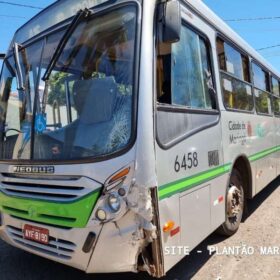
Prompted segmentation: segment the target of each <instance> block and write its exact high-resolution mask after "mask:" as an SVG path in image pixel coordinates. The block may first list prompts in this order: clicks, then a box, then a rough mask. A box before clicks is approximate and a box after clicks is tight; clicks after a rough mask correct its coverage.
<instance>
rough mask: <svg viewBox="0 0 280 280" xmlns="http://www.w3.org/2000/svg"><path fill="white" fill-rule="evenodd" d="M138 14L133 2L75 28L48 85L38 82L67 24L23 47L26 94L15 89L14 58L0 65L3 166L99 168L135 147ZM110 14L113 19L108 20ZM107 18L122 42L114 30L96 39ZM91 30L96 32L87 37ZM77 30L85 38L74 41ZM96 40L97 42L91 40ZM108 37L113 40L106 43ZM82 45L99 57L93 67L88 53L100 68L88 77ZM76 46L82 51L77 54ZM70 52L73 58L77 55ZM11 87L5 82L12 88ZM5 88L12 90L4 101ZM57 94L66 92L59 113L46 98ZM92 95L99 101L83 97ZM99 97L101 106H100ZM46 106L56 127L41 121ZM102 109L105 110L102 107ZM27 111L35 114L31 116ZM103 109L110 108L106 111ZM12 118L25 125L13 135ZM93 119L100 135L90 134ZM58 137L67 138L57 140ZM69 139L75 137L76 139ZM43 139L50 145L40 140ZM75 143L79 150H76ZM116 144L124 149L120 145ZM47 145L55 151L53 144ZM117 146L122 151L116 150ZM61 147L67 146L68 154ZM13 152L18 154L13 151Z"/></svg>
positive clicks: (104, 11) (0, 153)
mask: <svg viewBox="0 0 280 280" xmlns="http://www.w3.org/2000/svg"><path fill="white" fill-rule="evenodd" d="M137 4H138V5H137ZM139 7H140V5H139V3H138V2H136V1H131V2H129V3H126V4H123V3H119V4H115V5H112V6H111V7H106V8H104V9H102V10H101V11H99V12H98V13H94V14H92V15H91V16H90V18H89V19H86V20H85V21H83V22H81V23H79V25H78V26H77V29H76V30H75V31H74V32H73V34H72V36H70V38H69V42H67V43H66V45H65V50H63V51H62V53H61V55H60V57H59V59H58V61H57V62H56V64H55V66H54V68H53V70H52V71H51V75H50V79H49V81H46V82H44V81H43V79H42V76H43V74H44V73H45V70H46V69H47V66H48V64H49V63H50V59H51V57H52V55H53V53H54V51H55V49H56V45H57V44H58V43H59V41H60V39H61V37H62V36H63V34H64V32H65V24H64V25H63V27H61V28H58V27H57V26H55V31H50V32H48V34H43V36H41V37H38V38H39V39H38V38H36V40H34V41H33V42H29V43H28V45H26V46H20V49H19V53H20V63H21V67H22V69H21V70H22V71H23V72H24V75H23V76H24V77H23V79H24V81H25V91H24V93H25V94H23V93H22V91H19V90H18V89H17V86H16V84H17V83H18V81H17V79H16V76H17V75H16V74H17V70H16V65H15V61H14V55H13V53H12V52H10V53H8V55H7V56H6V58H5V60H4V62H3V66H2V72H1V79H0V109H1V110H0V122H1V123H0V161H2V162H13V163H14V162H17V163H21V162H22V163H31V162H32V163H40V162H42V163H50V162H51V163H52V164H62V163H75V162H78V163H80V162H96V161H103V160H107V159H110V158H114V157H117V156H120V155H122V154H124V153H125V152H127V151H128V150H129V149H130V148H131V147H132V146H133V144H134V143H135V140H136V114H137V109H136V108H137V96H138V69H139V67H138V65H139V53H140V52H139V48H140V28H141V26H140V24H139V22H140V19H141V13H140V11H141V10H140V8H139ZM122 13H123V14H122ZM114 14H115V17H114V16H113V17H112V15H114ZM109 18H113V19H112V22H111V26H114V27H115V28H117V29H118V32H119V35H120V36H121V37H122V38H121V39H120V36H119V37H118V32H116V30H115V32H114V30H112V32H110V33H111V34H109V35H108V36H107V37H106V36H105V37H104V36H103V39H102V37H101V35H99V33H100V34H104V33H106V32H104V30H102V27H100V28H99V29H98V27H99V25H100V26H102V24H103V25H104V26H105V27H104V28H105V29H106V28H107V29H108V27H110V22H109V20H108V19H109ZM106 19H107V20H106ZM113 21H114V22H113ZM106 22H107V23H106ZM96 23H98V24H96ZM101 23H102V24H101ZM91 24H92V26H91ZM133 24H134V25H133ZM129 28H130V29H129ZM92 29H94V30H95V31H91V30H92ZM81 30H82V32H87V33H79V32H81ZM105 31H106V30H105ZM90 32H92V34H93V35H92V34H90ZM97 33H98V35H96V34H97ZM75 35H76V36H75ZM91 35H92V36H93V37H94V35H95V37H94V39H95V41H96V42H97V43H96V45H94V44H90V43H92V42H90V38H91V37H90V36H91ZM98 36H99V37H98ZM110 36H111V37H112V36H115V37H112V39H110ZM98 38H99V39H98ZM131 38H132V39H131ZM122 40H123V41H122ZM126 40H127V41H126ZM81 42H86V43H88V45H94V47H91V49H90V50H91V51H92V52H95V53H98V52H99V57H98V59H94V56H95V53H90V52H89V50H87V52H88V53H87V58H88V59H90V58H92V60H90V61H91V65H97V63H98V66H94V67H91V69H89V65H87V66H85V65H83V63H85V61H86V60H85V59H84V60H83V61H81V57H82V56H83V55H84V57H86V56H85V53H84V54H83V53H82V52H85V51H83V50H82V48H83V47H84V46H85V44H82V43H81ZM102 42H103V43H102ZM110 42H111V44H112V43H114V44H115V45H112V47H111V46H110V48H109V47H108V48H107V49H106V44H108V46H109V45H110ZM78 44H80V46H79V47H78V48H77V45H78ZM102 45H103V47H104V46H105V47H104V49H103V52H102V51H101V47H102ZM75 48H76V49H75ZM94 48H95V49H94ZM40 49H41V50H42V51H41V53H39V52H38V50H40ZM93 49H94V50H93ZM73 50H75V53H74V51H73ZM36 52H37V56H36ZM105 55H106V56H107V61H106V62H107V63H108V62H109V66H108V65H105V66H103V68H102V69H103V71H99V70H98V69H100V68H98V67H101V66H100V65H102V64H101V62H102V63H103V61H102V59H103V56H104V58H105ZM113 56H114V58H113ZM32 57H37V61H36V62H34V63H33V64H32V61H29V58H30V60H36V59H34V58H33V59H32ZM97 60H100V61H101V62H100V61H97ZM113 60H114V67H115V69H117V70H112V68H113V67H112V64H113ZM38 61H39V62H38ZM93 62H94V63H93ZM89 64H90V63H89ZM110 64H111V65H110ZM121 64H123V65H121ZM110 67H111V69H110ZM85 69H86V71H85ZM97 70H98V71H97ZM63 71H64V72H63ZM114 71H115V72H114ZM7 72H8V74H7ZM59 73H64V74H65V73H66V75H61V77H60V75H59ZM7 75H8V76H7ZM9 76H10V77H9ZM128 76H129V77H128ZM11 78H12V79H11ZM8 79H10V80H9V82H8ZM75 82H76V83H75ZM8 83H10V85H8ZM54 83H58V84H54ZM59 83H61V84H59ZM7 85H8V86H7ZM7 87H8V88H9V87H10V88H9V90H8V91H9V93H8V94H7ZM61 87H63V88H64V94H65V97H64V98H62V99H63V102H64V103H63V105H64V106H59V105H61V104H59V102H60V101H58V103H57V100H54V99H55V98H54V97H53V98H49V97H50V96H52V95H54V94H50V92H51V91H54V89H55V88H56V89H57V88H60V90H61ZM89 88H90V89H91V91H92V92H96V94H95V95H97V96H96V97H94V96H93V94H92V95H91V96H90V95H89V94H87V92H88V91H89V90H88V89H89ZM101 88H102V91H101V94H100V89H101ZM5 91H6V93H5ZM77 92H82V93H79V94H80V95H79V96H82V97H83V98H77V97H76V98H75V95H78V94H77ZM112 92H113V94H112ZM7 95H8V96H7ZM112 95H114V97H112ZM10 96H12V97H11V98H13V99H14V100H13V103H14V104H16V105H15V109H16V110H14V109H10V110H9V109H8V107H9V100H10ZM103 96H104V100H103V102H102V98H103ZM16 99H17V100H16ZM47 99H48V100H50V99H51V100H52V102H53V103H52V108H51V110H52V115H53V120H55V121H56V123H53V124H52V123H50V122H49V121H48V116H47V115H51V114H46V110H47V109H46V107H47V106H46V105H47V102H46V100H47ZM58 99H59V98H58ZM60 99H61V98H60ZM79 100H83V101H82V102H81V101H79ZM88 100H91V101H90V102H94V103H92V104H96V105H94V106H93V107H94V108H95V109H93V110H91V107H90V106H89V105H88V106H86V104H88ZM54 101H55V102H54ZM96 101H97V102H96ZM99 101H100V104H101V106H100V104H99ZM105 101H106V102H105ZM73 103H74V104H73ZM104 103H106V106H105V105H104ZM90 104H91V103H90ZM30 105H31V106H30ZM48 105H50V104H48ZM81 106H82V107H83V108H84V107H86V109H85V111H86V112H87V113H83V110H82V109H81ZM30 107H31V108H32V110H31V111H32V112H30ZM62 107H63V108H62ZM74 107H75V108H74ZM77 107H79V109H78V108H77ZM107 107H110V108H109V109H108V108H107ZM27 108H28V109H27ZM65 108H66V109H65ZM73 108H74V109H73ZM61 109H63V110H64V111H65V114H64V116H63V118H62V117H61ZM49 110H50V108H49ZM116 110H118V111H116ZM11 111H17V116H16V118H20V120H22V121H20V123H19V124H18V126H17V127H9V124H8V123H7V121H6V117H7V116H8V115H9V114H11ZM93 111H95V112H98V115H94V113H93ZM115 112H116V113H115ZM74 115H75V116H74ZM128 116H129V117H128ZM75 117H76V119H75ZM79 118H80V123H81V120H82V118H83V121H84V123H83V125H80V124H78V125H77V119H79ZM92 119H94V121H92V122H93V123H95V126H96V127H98V129H97V130H94V129H93V130H91V128H90V126H89V125H91V120H92ZM120 120H122V121H123V120H125V122H123V123H121V124H120ZM75 122H76V128H74V129H70V130H69V131H70V132H69V133H68V132H66V130H67V128H69V127H71V125H72V123H75ZM110 122H111V123H110ZM61 123H63V125H62V124H61ZM106 123H107V125H106ZM109 123H110V124H109ZM72 126H73V125H72ZM65 127H66V129H65ZM92 127H93V125H92ZM108 127H110V128H108ZM120 128H121V129H123V130H122V131H124V132H123V135H121V134H118V132H119V131H120ZM63 129H64V132H62V130H63ZM71 130H72V132H71ZM75 130H76V131H75ZM73 131H74V132H73ZM78 131H79V132H78ZM106 131H107V132H106ZM73 133H74V134H76V135H74V136H73ZM106 133H107V134H106ZM8 134H10V136H12V138H13V140H12V141H10V142H11V143H8V145H6V142H7V138H9V135H8ZM46 135H47V138H46V139H43V138H44V137H45V136H46ZM112 135H113V136H112ZM50 137H51V140H50ZM109 137H111V138H110V139H111V142H110V143H107V144H106V145H107V146H106V148H102V144H101V142H104V141H106V139H109ZM19 138H20V139H19ZM62 138H63V139H64V140H63V139H62ZM67 139H70V142H71V143H72V146H73V147H76V148H75V149H74V150H75V151H73V149H72V148H73V147H72V148H71V147H69V146H71V144H70V145H69V143H67V142H66V140H67ZM85 139H87V140H86V141H87V142H89V139H93V140H92V141H93V143H88V144H86V147H84V146H83V145H84V142H86V141H85ZM75 141H76V142H77V143H78V144H77V145H76V143H75ZM94 141H95V142H94ZM118 141H119V142H120V141H122V143H119V142H118ZM51 142H53V143H52V144H50V143H51ZM107 142H108V141H107ZM117 142H118V143H119V144H116V143H117ZM98 145H99V146H98ZM104 145H105V144H104ZM63 146H67V148H64V147H63ZM15 147H17V148H16V151H15ZM108 147H109V148H108ZM102 149H103V150H102ZM44 150H47V152H44ZM82 150H83V151H82ZM92 151H93V152H92ZM42 155H43V156H42Z"/></svg>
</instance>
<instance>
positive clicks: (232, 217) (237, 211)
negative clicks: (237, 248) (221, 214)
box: [227, 185, 244, 231]
mask: <svg viewBox="0 0 280 280" xmlns="http://www.w3.org/2000/svg"><path fill="white" fill-rule="evenodd" d="M243 206H244V193H243V188H242V187H240V188H238V187H237V186H235V185H230V186H229V189H228V193H227V226H228V228H229V229H230V230H232V231H235V230H237V229H238V227H239V224H240V222H241V219H242V214H243Z"/></svg>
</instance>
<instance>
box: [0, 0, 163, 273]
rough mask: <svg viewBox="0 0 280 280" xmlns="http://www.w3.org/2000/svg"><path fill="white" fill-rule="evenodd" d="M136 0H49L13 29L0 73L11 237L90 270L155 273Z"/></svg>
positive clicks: (146, 103)
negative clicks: (22, 23)
mask: <svg viewBox="0 0 280 280" xmlns="http://www.w3.org/2000/svg"><path fill="white" fill-rule="evenodd" d="M145 3H147V4H146V5H147V6H145V8H144V6H142V1H138V0H133V1H123V0H120V1H110V0H103V1H102V0H101V1H98V0H91V1H73V0H62V1H57V2H56V3H55V4H53V5H52V6H50V7H49V8H47V9H46V10H44V11H43V12H41V13H40V14H39V15H37V16H36V17H34V18H33V19H32V20H31V21H30V22H28V23H27V24H26V25H24V26H23V27H22V28H20V29H19V30H18V31H17V33H16V34H15V36H14V39H13V42H12V44H11V46H10V48H9V51H8V53H7V55H6V58H5V60H4V62H3V69H2V74H1V81H0V162H1V163H0V215H1V222H0V237H1V238H2V239H4V240H5V241H6V242H8V243H9V244H11V245H13V246H15V247H18V248H21V249H23V250H26V251H28V252H31V253H34V254H37V255H39V256H43V257H46V258H48V259H51V260H54V261H56V262H60V263H63V264H66V265H70V266H73V267H76V268H78V269H81V270H84V271H86V272H89V273H99V272H102V273H103V272H121V271H134V272H136V271H139V270H140V269H145V270H148V271H149V272H150V273H151V274H153V275H158V276H159V275H160V273H159V270H160V264H159V263H157V262H156V261H153V260H155V259H157V260H158V256H157V255H158V254H159V253H156V252H159V246H160V243H159V242H158V238H157V234H156V229H157V220H158V219H157V218H155V217H156V216H157V213H156V212H157V210H156V209H157V206H156V203H157V191H156V188H154V189H153V188H152V187H156V179H155V159H154V150H153V145H154V144H153V143H154V142H153V141H154V138H153V123H152V119H153V113H152V112H153V110H152V98H151V94H149V92H150V93H152V91H153V88H152V87H153V86H152V83H148V84H147V83H146V82H145V81H147V80H148V79H151V76H152V67H147V68H146V69H145V71H143V70H142V66H141V65H142V64H143V65H145V64H146V65H147V62H149V63H151V59H150V58H152V52H153V34H152V32H153V30H152V28H151V26H152V25H153V13H154V9H155V1H150V2H149V6H148V2H145ZM151 7H152V9H151ZM144 12H146V17H147V20H146V21H145V22H143V23H142V21H141V19H142V15H143V13H144ZM148 26H150V28H147V27H148ZM141 28H146V30H147V32H146V35H145V38H144V37H143V38H142V42H141V40H140V37H141ZM142 44H145V45H146V46H147V50H146V51H143V53H141V52H140V51H139V50H140V48H141V45H142ZM140 61H141V63H139V62H140ZM151 66H152V63H151ZM144 84H145V86H144ZM141 85H142V86H141ZM142 87H143V88H142ZM144 91H145V92H144ZM141 92H142V93H141ZM136 135H137V137H136ZM144 152H145V154H144Z"/></svg>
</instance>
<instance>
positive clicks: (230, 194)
mask: <svg viewBox="0 0 280 280" xmlns="http://www.w3.org/2000/svg"><path fill="white" fill-rule="evenodd" d="M244 203H245V197H244V189H243V181H242V176H241V174H240V172H239V171H238V170H237V169H233V171H232V173H231V176H230V182H229V186H228V188H227V196H226V220H225V222H224V223H223V224H222V225H221V226H220V228H219V229H218V233H220V234H222V235H226V236H231V235H233V234H234V233H236V232H237V230H238V228H239V225H240V223H241V220H242V216H243V212H244Z"/></svg>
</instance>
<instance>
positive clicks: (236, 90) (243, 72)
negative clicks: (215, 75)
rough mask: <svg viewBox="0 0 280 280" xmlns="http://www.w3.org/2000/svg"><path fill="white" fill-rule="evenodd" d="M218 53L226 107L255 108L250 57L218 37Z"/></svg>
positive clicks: (245, 109) (249, 109)
mask: <svg viewBox="0 0 280 280" xmlns="http://www.w3.org/2000/svg"><path fill="white" fill-rule="evenodd" d="M217 54H218V60H219V66H220V71H221V83H222V90H223V98H224V104H225V107H226V108H228V109H237V110H243V111H252V110H253V108H254V100H253V92H252V86H251V84H250V71H249V58H248V56H246V55H244V54H241V53H240V52H239V51H237V50H236V49H235V48H234V47H232V46H230V45H229V44H227V43H226V42H224V41H223V40H222V39H221V38H217Z"/></svg>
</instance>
